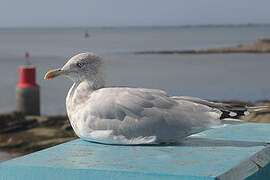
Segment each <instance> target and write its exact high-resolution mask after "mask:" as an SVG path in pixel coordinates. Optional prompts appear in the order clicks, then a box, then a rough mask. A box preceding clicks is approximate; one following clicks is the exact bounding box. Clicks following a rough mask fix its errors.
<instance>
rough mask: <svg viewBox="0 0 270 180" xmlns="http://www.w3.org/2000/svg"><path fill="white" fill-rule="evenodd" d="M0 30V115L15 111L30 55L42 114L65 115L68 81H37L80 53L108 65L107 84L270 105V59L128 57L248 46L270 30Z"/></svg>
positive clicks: (262, 56) (256, 56) (244, 56)
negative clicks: (149, 52) (21, 76)
mask: <svg viewBox="0 0 270 180" xmlns="http://www.w3.org/2000/svg"><path fill="white" fill-rule="evenodd" d="M85 30H86V28H84V29H83V28H69V29H68V28H67V29H0V83H1V84H0V93H1V95H0V112H4V111H8V110H13V109H14V108H15V85H16V83H18V67H19V66H20V65H21V64H24V53H25V52H26V51H29V52H30V55H31V61H32V64H33V65H35V66H36V67H37V83H38V84H39V85H40V86H41V102H42V104H41V105H42V106H41V108H42V113H43V114H64V113H65V97H66V94H67V92H68V89H69V87H70V86H71V82H70V81H69V80H68V79H65V78H63V77H59V78H56V79H55V80H50V81H45V80H43V76H44V73H45V72H46V71H48V70H49V69H52V68H56V67H60V66H62V65H63V64H64V63H65V62H66V60H67V59H68V58H70V57H71V56H73V55H75V54H77V53H79V52H85V51H87V52H95V53H97V54H99V55H101V56H103V58H104V60H105V62H106V77H107V84H108V85H109V86H110V85H113V86H118V85H119V86H133V87H146V88H159V89H163V90H165V91H167V92H168V93H170V94H172V95H188V96H197V97H202V98H206V99H214V100H244V101H256V100H262V99H270V83H269V77H270V71H269V68H270V54H211V55H133V54H132V53H131V52H135V51H144V50H174V49H206V48H215V47H226V46H233V45H237V44H248V43H253V42H254V41H255V40H256V39H258V38H261V37H270V27H209V28H208V27H192V28H89V29H88V32H89V34H90V38H87V39H85V38H84V32H85Z"/></svg>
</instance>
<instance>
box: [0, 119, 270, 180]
mask: <svg viewBox="0 0 270 180" xmlns="http://www.w3.org/2000/svg"><path fill="white" fill-rule="evenodd" d="M269 135H270V124H260V123H244V124H239V125H228V126H225V127H221V128H216V129H211V130H208V131H205V132H203V133H200V134H198V135H194V136H191V137H190V138H188V139H186V140H185V141H184V142H183V143H181V144H177V145H171V146H115V145H114V146H113V145H103V144H97V143H91V142H86V141H83V140H74V141H71V142H68V143H64V144H61V145H58V146H55V147H52V148H49V149H46V150H43V151H39V152H36V153H32V154H30V155H26V156H23V157H20V158H17V159H13V160H10V161H6V162H4V163H1V164H0V179H10V180H16V179H29V180H31V179H41V180H42V179H65V180H68V179H80V180H81V179H269V177H270V164H269V162H270V147H269V143H267V142H270V136H269Z"/></svg>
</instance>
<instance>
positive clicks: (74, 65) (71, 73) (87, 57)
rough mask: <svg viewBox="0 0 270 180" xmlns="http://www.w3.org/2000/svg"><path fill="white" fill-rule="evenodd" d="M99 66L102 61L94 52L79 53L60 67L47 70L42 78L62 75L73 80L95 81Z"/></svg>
mask: <svg viewBox="0 0 270 180" xmlns="http://www.w3.org/2000/svg"><path fill="white" fill-rule="evenodd" d="M101 66H102V61H101V58H100V57H99V56H97V55H95V54H94V53H80V54H77V55H76V56H73V57H72V58H71V59H70V60H68V62H67V63H66V64H65V65H64V66H63V67H62V68H59V69H53V70H50V71H48V72H47V73H46V75H45V77H44V79H52V78H55V77H57V76H60V75H64V76H66V77H68V78H70V79H71V80H72V81H74V82H78V81H84V80H89V81H95V80H96V79H98V78H99V76H100V71H101Z"/></svg>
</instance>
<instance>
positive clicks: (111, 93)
mask: <svg viewBox="0 0 270 180" xmlns="http://www.w3.org/2000/svg"><path fill="white" fill-rule="evenodd" d="M75 109H76V108H74V112H73V115H72V117H71V124H72V126H73V128H74V130H75V132H76V134H77V135H79V136H80V137H81V138H83V139H86V140H90V141H97V142H101V143H109V144H143V143H161V142H175V141H179V140H181V139H182V138H184V137H186V136H188V135H190V134H193V133H197V132H200V131H202V130H205V129H208V128H209V127H211V126H213V125H217V124H219V117H220V114H221V113H220V111H218V110H216V109H213V108H210V107H207V106H205V105H200V104H196V103H193V102H189V101H185V100H181V101H179V100H175V99H173V98H171V97H169V96H168V95H167V94H166V93H165V92H164V91H161V90H155V89H141V88H101V89H98V90H95V91H93V92H91V93H89V96H88V99H87V100H86V101H85V103H84V104H83V105H81V106H80V108H79V109H76V110H75Z"/></svg>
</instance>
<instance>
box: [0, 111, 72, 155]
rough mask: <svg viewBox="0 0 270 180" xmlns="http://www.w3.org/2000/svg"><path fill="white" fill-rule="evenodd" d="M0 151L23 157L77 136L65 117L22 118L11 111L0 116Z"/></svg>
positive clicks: (22, 116)
mask: <svg viewBox="0 0 270 180" xmlns="http://www.w3.org/2000/svg"><path fill="white" fill-rule="evenodd" d="M0 127H1V128H0V151H6V152H10V153H16V155H24V154H28V153H31V152H34V151H38V150H41V149H45V148H48V147H51V146H55V145H57V144H61V143H64V142H67V141H70V140H73V139H76V138H77V136H76V135H75V134H74V132H73V130H72V128H71V126H70V124H69V121H68V118H67V116H60V115H59V116H24V115H23V114H22V113H19V112H16V111H13V112H7V113H3V114H1V115H0Z"/></svg>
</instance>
